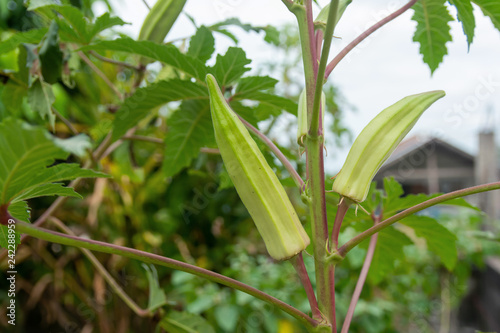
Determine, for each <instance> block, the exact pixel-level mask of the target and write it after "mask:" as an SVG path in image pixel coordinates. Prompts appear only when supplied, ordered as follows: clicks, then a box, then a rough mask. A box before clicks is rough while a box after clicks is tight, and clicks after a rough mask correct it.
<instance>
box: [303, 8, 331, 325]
mask: <svg viewBox="0 0 500 333" xmlns="http://www.w3.org/2000/svg"><path fill="white" fill-rule="evenodd" d="M337 9H338V0H333V1H332V3H331V4H330V12H329V17H328V22H327V26H326V29H325V30H326V32H325V35H324V37H325V38H324V42H323V50H322V52H321V59H320V62H319V67H318V72H311V67H312V68H314V66H313V65H312V64H313V63H314V62H316V61H317V58H316V57H313V56H312V54H314V53H315V52H316V50H314V52H313V51H312V50H306V51H304V48H309V49H310V48H311V47H310V45H313V44H312V43H311V42H309V41H308V40H307V39H308V38H309V35H308V34H307V33H306V31H305V28H307V27H308V26H309V25H310V24H313V22H307V21H306V23H307V24H306V27H304V23H303V21H302V20H301V19H300V17H299V15H297V14H296V16H297V20H298V23H299V33H300V37H301V44H302V49H303V58H304V72H305V76H306V94H307V109H308V121H309V132H308V135H307V139H306V148H307V150H306V152H307V170H308V186H309V188H310V195H311V200H310V214H311V224H312V234H313V235H312V236H313V246H314V263H315V268H316V285H317V294H318V303H319V308H320V311H321V312H322V313H323V315H324V316H326V318H327V321H328V322H329V323H330V325H331V330H332V332H336V331H337V323H336V316H335V266H334V265H329V264H327V263H326V262H325V258H326V256H327V253H326V250H327V245H328V221H327V218H326V201H325V170H324V159H323V130H322V129H321V128H320V125H321V120H320V119H321V118H322V117H321V114H320V105H321V94H322V91H323V75H324V74H323V73H324V71H325V67H326V63H327V60H328V54H329V51H330V46H331V40H332V36H333V29H334V23H335V16H336V15H337ZM311 17H312V15H306V18H309V19H311ZM301 21H302V22H301ZM314 44H316V43H314ZM306 63H309V64H306ZM310 81H313V82H310ZM311 102H312V103H311Z"/></svg>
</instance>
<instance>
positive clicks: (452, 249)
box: [400, 215, 457, 271]
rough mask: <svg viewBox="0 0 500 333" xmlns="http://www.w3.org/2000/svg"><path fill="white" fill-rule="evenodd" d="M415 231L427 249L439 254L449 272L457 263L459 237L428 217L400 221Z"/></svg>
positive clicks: (413, 217)
mask: <svg viewBox="0 0 500 333" xmlns="http://www.w3.org/2000/svg"><path fill="white" fill-rule="evenodd" d="M400 223H401V224H404V225H406V226H408V227H410V228H412V229H413V230H415V234H416V235H417V236H418V237H422V238H424V239H425V241H426V243H427V248H428V249H429V250H430V251H432V252H434V253H435V254H437V255H438V256H439V258H440V259H441V262H442V263H443V264H444V265H445V266H446V268H447V269H448V270H450V271H451V270H453V268H454V267H455V265H456V263H457V246H456V241H457V237H456V236H455V235H454V234H453V233H451V232H450V231H449V230H448V229H446V228H445V227H443V226H442V225H440V224H439V223H438V222H437V221H436V220H435V219H433V218H430V217H428V216H418V215H412V216H409V217H407V218H405V219H403V220H401V221H400Z"/></svg>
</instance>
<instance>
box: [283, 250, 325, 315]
mask: <svg viewBox="0 0 500 333" xmlns="http://www.w3.org/2000/svg"><path fill="white" fill-rule="evenodd" d="M290 262H291V263H292V265H293V268H295V271H296V272H297V275H298V276H299V278H300V281H301V282H302V285H303V286H304V289H305V291H306V294H307V299H308V300H309V305H310V306H311V311H312V315H313V318H314V319H316V320H319V321H321V320H322V318H323V316H322V315H321V312H320V311H319V308H318V301H317V300H316V295H315V294H314V289H313V287H312V284H311V280H310V279H309V275H308V274H307V270H306V266H305V265H304V258H303V256H302V253H299V254H298V255H296V256H295V257H293V258H291V259H290Z"/></svg>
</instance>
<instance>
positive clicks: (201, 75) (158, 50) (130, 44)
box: [81, 37, 207, 82]
mask: <svg viewBox="0 0 500 333" xmlns="http://www.w3.org/2000/svg"><path fill="white" fill-rule="evenodd" d="M81 50H84V51H85V50H94V51H117V52H126V53H133V54H137V55H141V56H143V57H147V58H150V59H152V60H157V61H161V62H163V63H165V64H168V65H170V66H172V67H174V68H175V69H177V70H179V71H181V72H183V73H185V74H187V75H189V76H191V77H194V78H196V79H198V80H200V81H201V82H205V76H206V75H207V68H206V67H205V65H204V63H203V62H201V61H200V60H198V59H196V58H193V57H191V56H188V55H185V54H183V53H181V52H180V51H179V49H178V48H176V47H175V46H174V45H171V44H168V45H160V44H157V43H154V42H150V41H146V40H144V41H136V40H133V39H132V38H129V37H123V38H118V39H115V40H109V41H101V42H98V43H95V44H91V45H87V46H84V47H82V48H81Z"/></svg>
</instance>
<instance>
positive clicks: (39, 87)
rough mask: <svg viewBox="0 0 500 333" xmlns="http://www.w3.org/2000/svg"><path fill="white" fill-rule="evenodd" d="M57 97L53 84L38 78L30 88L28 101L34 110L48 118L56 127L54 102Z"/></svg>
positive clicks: (43, 117) (52, 125)
mask: <svg viewBox="0 0 500 333" xmlns="http://www.w3.org/2000/svg"><path fill="white" fill-rule="evenodd" d="M55 100H56V98H55V97H54V93H53V92H52V86H51V85H50V84H48V83H45V82H42V81H40V80H36V81H35V82H34V83H33V84H32V85H31V87H30V88H29V89H28V103H29V105H30V107H31V109H33V111H35V112H37V113H39V114H40V117H42V119H48V121H49V124H50V126H51V127H52V128H54V125H55V120H56V116H55V114H54V113H53V112H52V104H54V101H55Z"/></svg>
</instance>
